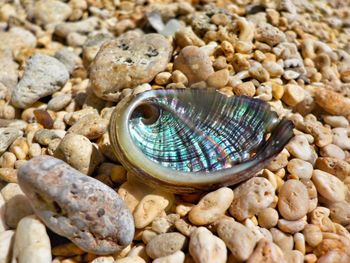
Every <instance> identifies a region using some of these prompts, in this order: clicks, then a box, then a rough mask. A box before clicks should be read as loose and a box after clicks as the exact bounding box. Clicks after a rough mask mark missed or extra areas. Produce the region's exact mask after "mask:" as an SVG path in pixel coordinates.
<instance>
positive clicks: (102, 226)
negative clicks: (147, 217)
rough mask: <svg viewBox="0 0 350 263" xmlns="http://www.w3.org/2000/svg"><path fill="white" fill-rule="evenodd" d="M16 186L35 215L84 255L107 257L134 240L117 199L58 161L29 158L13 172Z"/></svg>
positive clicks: (128, 219)
mask: <svg viewBox="0 0 350 263" xmlns="http://www.w3.org/2000/svg"><path fill="white" fill-rule="evenodd" d="M18 183H19V185H20V187H21V189H22V190H23V192H24V193H25V194H26V195H27V197H28V198H29V200H30V202H31V203H32V206H33V208H34V211H35V213H36V214H37V216H39V217H40V218H41V219H42V220H43V222H44V223H45V224H46V225H47V226H48V227H49V228H50V229H51V230H52V231H54V232H56V233H57V234H59V235H61V236H64V237H66V238H68V239H70V240H71V241H72V242H73V243H75V244H76V245H77V246H79V247H80V248H81V249H83V250H84V251H87V252H91V253H94V254H99V255H104V254H112V253H115V252H118V251H120V250H122V249H123V248H124V247H126V246H127V245H128V244H130V243H131V241H132V239H133V237H134V231H135V227H134V220H133V217H132V214H131V212H130V210H129V208H128V207H127V205H126V204H125V203H124V201H123V200H122V199H121V198H120V197H119V195H118V194H117V193H116V192H115V191H114V190H113V189H111V188H109V187H108V186H106V185H105V184H103V183H101V182H100V181H98V180H96V179H94V178H91V177H88V176H86V175H84V174H82V173H80V172H79V171H77V170H75V169H73V168H72V167H70V166H69V165H68V164H66V163H65V162H63V161H61V160H59V159H56V158H54V157H50V156H38V157H35V158H33V159H31V160H30V161H28V162H27V163H26V164H25V165H23V166H22V167H21V168H20V169H19V171H18Z"/></svg>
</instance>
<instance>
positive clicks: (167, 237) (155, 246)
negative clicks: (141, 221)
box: [146, 232, 187, 259]
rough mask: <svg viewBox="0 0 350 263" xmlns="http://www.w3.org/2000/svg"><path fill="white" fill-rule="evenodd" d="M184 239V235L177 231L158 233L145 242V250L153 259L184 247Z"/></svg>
mask: <svg viewBox="0 0 350 263" xmlns="http://www.w3.org/2000/svg"><path fill="white" fill-rule="evenodd" d="M186 241H187V240H186V237H185V236H184V235H182V234H180V233H177V232H173V233H165V234H160V235H158V236H156V237H154V238H152V239H151V241H150V242H149V243H148V244H147V247H146V252H147V255H149V256H150V257H151V258H153V259H155V258H160V257H165V256H168V255H170V254H173V253H174V252H176V251H178V250H182V249H184V247H185V245H186Z"/></svg>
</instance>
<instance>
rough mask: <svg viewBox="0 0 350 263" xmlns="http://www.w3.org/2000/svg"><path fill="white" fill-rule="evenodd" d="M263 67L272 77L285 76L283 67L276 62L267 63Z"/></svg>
mask: <svg viewBox="0 0 350 263" xmlns="http://www.w3.org/2000/svg"><path fill="white" fill-rule="evenodd" d="M263 67H264V68H265V69H266V70H267V71H268V72H269V74H270V77H272V78H274V77H279V76H281V75H282V74H283V72H284V70H283V67H282V66H281V65H280V64H278V63H276V62H274V61H265V62H264V63H263Z"/></svg>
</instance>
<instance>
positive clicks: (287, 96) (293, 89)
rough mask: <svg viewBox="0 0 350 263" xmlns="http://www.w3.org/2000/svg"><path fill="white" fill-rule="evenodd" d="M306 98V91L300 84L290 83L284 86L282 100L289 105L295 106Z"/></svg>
mask: <svg viewBox="0 0 350 263" xmlns="http://www.w3.org/2000/svg"><path fill="white" fill-rule="evenodd" d="M304 98H305V92H304V89H303V88H302V87H300V86H299V85H294V84H288V85H286V86H285V88H284V95H283V97H282V100H283V102H284V103H286V104H287V105H289V106H295V105H297V104H298V103H300V102H301V101H302V100H303V99H304Z"/></svg>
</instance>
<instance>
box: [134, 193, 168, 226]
mask: <svg viewBox="0 0 350 263" xmlns="http://www.w3.org/2000/svg"><path fill="white" fill-rule="evenodd" d="M173 200H174V195H173V194H171V193H166V192H162V191H158V192H157V191H156V192H154V193H152V194H148V195H146V196H145V197H143V198H142V200H141V201H140V203H139V204H138V205H137V206H136V208H135V210H134V213H133V215H134V220H135V227H136V228H144V227H145V226H147V225H149V224H150V223H151V222H152V221H153V219H154V218H156V217H157V216H158V215H159V214H160V213H161V212H162V211H163V210H164V209H165V208H167V207H168V205H169V204H172V203H173Z"/></svg>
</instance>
